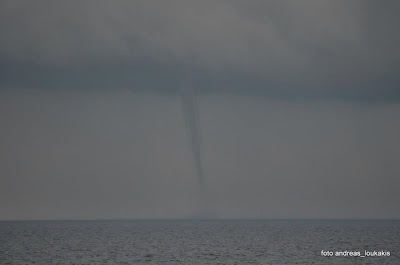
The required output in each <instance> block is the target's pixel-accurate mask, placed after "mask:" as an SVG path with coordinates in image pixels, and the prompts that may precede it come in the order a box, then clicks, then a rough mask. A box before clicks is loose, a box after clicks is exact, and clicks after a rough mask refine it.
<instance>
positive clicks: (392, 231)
mask: <svg viewBox="0 0 400 265" xmlns="http://www.w3.org/2000/svg"><path fill="white" fill-rule="evenodd" d="M321 250H325V251H326V250H329V251H345V250H347V251H360V252H362V254H364V251H365V250H367V251H373V250H375V251H382V250H383V251H389V252H390V256H384V257H364V258H362V257H335V256H332V257H324V256H321ZM0 264H400V221H355V220H353V221H335V220H203V221H201V220H175V221H172V220H164V221H162V220H147V221H146V220H141V221H138V220H133V221H132V220H131V221H2V222H0Z"/></svg>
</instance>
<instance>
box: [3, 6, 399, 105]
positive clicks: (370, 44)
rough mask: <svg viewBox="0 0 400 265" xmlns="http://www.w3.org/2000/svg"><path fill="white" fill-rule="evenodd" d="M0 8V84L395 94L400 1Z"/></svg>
mask: <svg viewBox="0 0 400 265" xmlns="http://www.w3.org/2000/svg"><path fill="white" fill-rule="evenodd" d="M0 5H1V6H0V10H1V11H0V12H1V15H0V37H1V40H2V41H1V44H0V63H1V68H2V71H1V72H2V76H3V77H2V78H1V80H2V83H3V85H8V86H17V85H19V86H33V85H35V86H38V87H43V86H46V87H64V88H70V87H71V86H75V87H76V86H80V87H99V86H124V87H129V88H131V89H148V88H149V87H151V88H153V89H161V90H162V89H164V90H165V89H167V88H170V89H174V88H175V87H176V83H177V82H179V79H181V78H182V76H190V78H192V79H196V80H197V81H198V83H199V87H201V88H202V89H205V90H207V89H208V90H211V91H215V90H224V89H225V90H226V89H228V90H240V91H242V92H243V90H251V89H253V90H260V91H261V92H265V93H267V94H272V95H276V94H277V95H278V96H280V95H281V94H282V95H284V96H295V97H297V96H305V97H309V96H318V97H332V96H333V97H335V96H336V97H342V98H343V97H344V98H351V99H354V98H355V99H357V98H362V99H365V98H367V99H371V98H372V99H374V98H379V99H380V100H382V99H391V100H393V99H398V98H399V93H398V89H397V87H398V85H399V83H400V80H399V77H398V74H397V72H398V69H399V59H400V52H399V49H398V47H399V46H400V36H399V34H398V25H399V22H400V21H399V18H398V15H397V14H398V11H399V10H400V9H399V7H400V5H399V3H398V1H319V0H314V1H301V2H299V1H294V0H293V1H267V2H266V1H251V2H246V3H244V2H243V1H176V0H172V1H112V2H110V1H85V2H81V1H67V2H65V1H63V2H61V1H59V2H58V1H34V2H32V1H2V2H1V3H0ZM154 76H158V78H157V79H156V80H154V79H155V78H154ZM177 79H178V81H177Z"/></svg>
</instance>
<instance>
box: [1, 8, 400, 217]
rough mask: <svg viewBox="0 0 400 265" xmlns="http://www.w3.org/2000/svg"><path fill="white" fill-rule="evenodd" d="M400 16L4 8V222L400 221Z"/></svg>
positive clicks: (343, 11)
mask: <svg viewBox="0 0 400 265" xmlns="http://www.w3.org/2000/svg"><path fill="white" fill-rule="evenodd" d="M399 11H400V3H399V2H398V1H333V0H332V1H319V0H315V1H295V0H293V1H246V2H245V1H235V0H227V1H223V0H221V1H183V0H182V1H172V0H171V1H84V2H82V1H1V2H0V39H1V41H0V128H1V130H0V220H2V219H77V218H153V217H155V218H176V217H178V218H180V217H187V216H191V215H193V213H194V212H195V211H196V210H195V208H196V206H195V205H196V198H195V197H196V195H195V193H196V180H195V176H194V175H195V174H194V168H195V166H194V162H193V157H192V151H191V146H190V144H189V141H188V137H187V135H186V134H185V133H187V130H185V122H184V115H183V113H182V111H183V109H182V106H181V95H180V88H181V87H182V84H190V86H191V87H193V88H194V89H195V90H196V92H197V95H198V105H199V115H200V125H201V128H200V130H201V136H202V150H203V153H202V159H203V167H204V168H203V169H204V172H205V179H206V183H207V194H208V195H207V198H208V200H209V202H208V204H209V205H210V206H209V207H210V211H212V212H213V214H214V215H215V216H216V217H222V218H223V217H268V218H282V217H290V218H297V217H301V218H400V206H399V205H398V203H397V202H398V201H400V195H399V192H398V188H399V187H400V180H399V175H400V163H399V162H400V140H399V137H398V135H400V120H399V117H400V105H399V100H400V89H399V87H400V75H399V73H398V72H399V69H400V50H399V48H398V47H400V34H399V33H398V26H399V25H400V18H399V16H398V14H399Z"/></svg>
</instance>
